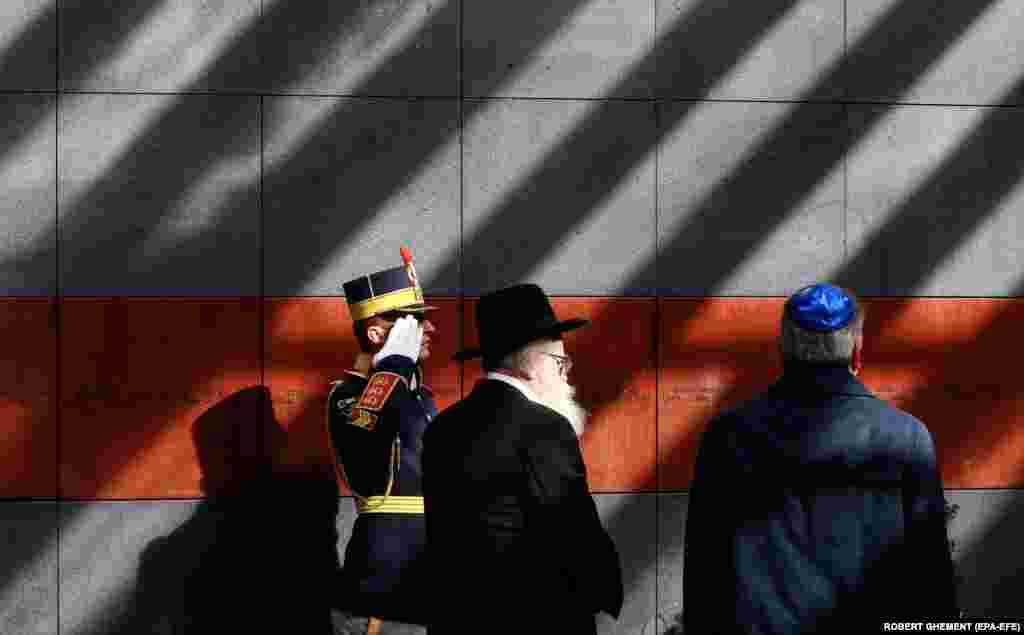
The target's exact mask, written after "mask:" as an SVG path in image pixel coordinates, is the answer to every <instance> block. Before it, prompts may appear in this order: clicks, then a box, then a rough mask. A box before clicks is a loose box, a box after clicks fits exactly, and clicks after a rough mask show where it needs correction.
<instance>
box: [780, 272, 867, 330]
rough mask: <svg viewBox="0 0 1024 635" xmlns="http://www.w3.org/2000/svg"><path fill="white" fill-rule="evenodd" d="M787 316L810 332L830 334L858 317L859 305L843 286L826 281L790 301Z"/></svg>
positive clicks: (809, 288)
mask: <svg viewBox="0 0 1024 635" xmlns="http://www.w3.org/2000/svg"><path fill="white" fill-rule="evenodd" d="M786 315H787V316H788V317H789V319H791V320H793V321H794V322H796V323H797V325H799V326H801V327H803V328H805V329H807V330H809V331H818V332H822V333H827V332H829V331H836V330H839V329H841V328H843V327H844V326H846V325H847V324H849V323H850V322H851V321H852V320H853V318H854V317H855V316H856V315H857V303H856V302H854V301H853V298H851V297H850V295H849V294H848V293H846V292H845V291H843V290H842V289H840V288H839V287H836V286H833V285H831V284H828V283H824V282H823V283H819V284H812V285H810V286H808V287H804V288H803V289H800V290H799V291H797V292H796V293H794V294H793V296H792V297H790V298H789V300H788V301H786Z"/></svg>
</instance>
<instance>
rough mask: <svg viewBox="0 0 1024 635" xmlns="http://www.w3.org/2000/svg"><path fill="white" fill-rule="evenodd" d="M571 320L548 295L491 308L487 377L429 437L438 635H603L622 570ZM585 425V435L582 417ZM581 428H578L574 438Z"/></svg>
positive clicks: (428, 496)
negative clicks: (587, 454) (605, 521)
mask: <svg viewBox="0 0 1024 635" xmlns="http://www.w3.org/2000/svg"><path fill="white" fill-rule="evenodd" d="M586 323H587V320H583V319H579V318H576V319H570V320H565V321H559V320H558V319H557V318H556V317H555V313H554V310H553V309H552V308H551V305H550V303H549V301H548V298H547V297H546V296H545V295H544V292H543V291H542V290H541V288H540V287H538V286H537V285H533V284H523V285H516V286H513V287H509V288H506V289H502V290H500V291H496V292H493V293H491V294H488V295H485V296H483V297H482V298H480V302H479V305H478V310H477V329H478V332H479V335H480V346H479V347H478V348H472V349H467V350H464V351H461V352H460V353H459V354H457V355H456V358H457V359H469V358H472V357H482V362H483V368H484V370H485V371H486V375H485V376H484V378H483V379H482V380H481V381H480V382H479V383H477V384H476V386H474V388H473V390H472V392H471V393H470V394H469V395H468V396H467V397H466V398H465V399H463V400H462V401H460V402H458V403H456V404H455V405H453V406H452V407H450V408H448V409H447V410H445V411H444V412H442V413H441V414H440V415H438V417H437V418H436V419H435V420H434V422H433V423H432V424H431V426H430V427H429V428H428V429H427V431H426V433H425V434H424V448H423V493H424V499H425V501H424V502H425V508H426V521H427V554H428V556H429V558H430V563H431V571H432V572H433V573H432V576H431V577H432V579H433V581H434V582H433V584H432V585H431V588H432V597H433V599H432V612H433V614H432V616H431V620H432V621H431V624H430V628H429V630H428V632H429V633H431V635H440V634H447V633H464V632H480V633H483V632H486V633H517V634H519V633H526V632H538V633H572V634H576V633H581V634H582V633H586V634H590V633H595V632H596V624H595V618H594V615H595V613H597V612H600V611H604V612H607V613H609V614H610V615H612V616H614V617H618V614H619V611H620V610H621V608H622V599H623V589H622V570H621V565H620V562H619V555H618V551H617V550H616V548H615V545H614V543H613V542H612V540H611V537H610V536H609V535H608V533H607V532H606V531H605V529H604V527H603V526H602V524H601V520H600V518H599V517H598V514H597V508H596V506H595V505H594V500H593V498H592V497H591V495H590V491H589V488H588V486H587V473H586V467H585V466H584V463H583V456H582V454H581V453H580V446H579V442H578V439H577V431H578V430H579V429H581V428H580V427H578V426H580V424H581V420H580V409H579V408H578V406H576V404H575V402H574V401H573V400H572V394H573V389H572V386H571V385H570V384H569V383H568V373H569V368H570V364H571V360H570V359H569V357H568V356H567V355H566V354H565V345H564V343H563V342H562V334H563V333H565V332H567V331H569V330H571V329H575V328H578V327H580V326H583V325H584V324H586ZM574 419H576V420H577V421H576V425H573V423H574V422H573V420H574ZM574 428H575V429H574Z"/></svg>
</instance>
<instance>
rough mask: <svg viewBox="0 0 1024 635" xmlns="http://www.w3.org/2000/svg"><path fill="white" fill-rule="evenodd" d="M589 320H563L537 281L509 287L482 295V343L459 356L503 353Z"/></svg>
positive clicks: (479, 314)
mask: <svg viewBox="0 0 1024 635" xmlns="http://www.w3.org/2000/svg"><path fill="white" fill-rule="evenodd" d="M588 322H590V320H586V319H583V318H571V319H568V320H562V321H559V320H558V318H556V317H555V311H554V309H552V308H551V303H550V302H549V301H548V297H547V296H546V295H545V294H544V291H543V290H542V289H541V288H540V287H539V286H537V285H535V284H518V285H515V286H511V287H506V288H504V289H500V290H498V291H494V292H492V293H488V294H486V295H483V296H481V297H480V301H479V303H478V304H477V308H476V330H477V333H478V334H479V336H480V345H479V346H477V347H475V348H467V349H465V350H462V351H459V352H458V353H456V354H455V359H457V360H463V359H471V358H474V357H479V356H481V355H483V356H486V357H492V358H495V357H502V356H504V355H508V354H509V353H511V352H512V351H515V350H517V349H519V348H521V347H523V346H524V345H526V344H527V343H529V342H532V341H533V340H538V339H542V338H545V337H556V336H558V335H560V334H562V333H565V332H566V331H571V330H573V329H576V328H579V327H581V326H583V325H584V324H587V323H588Z"/></svg>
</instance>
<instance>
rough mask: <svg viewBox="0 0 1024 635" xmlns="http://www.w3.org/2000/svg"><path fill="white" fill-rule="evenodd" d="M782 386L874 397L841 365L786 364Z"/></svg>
mask: <svg viewBox="0 0 1024 635" xmlns="http://www.w3.org/2000/svg"><path fill="white" fill-rule="evenodd" d="M781 385H782V386H784V387H786V388H792V389H794V390H799V391H804V392H806V391H808V390H814V391H819V392H826V393H832V394H843V395H854V396H860V397H873V396H874V394H873V393H872V392H871V391H870V390H868V387H867V386H865V385H864V384H862V383H861V382H860V380H858V379H857V378H856V377H854V375H853V373H851V372H850V369H849V368H848V367H847V366H845V365H839V364H805V363H802V362H786V364H785V369H784V371H783V373H782V380H781Z"/></svg>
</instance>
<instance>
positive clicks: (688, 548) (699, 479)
mask: <svg viewBox="0 0 1024 635" xmlns="http://www.w3.org/2000/svg"><path fill="white" fill-rule="evenodd" d="M725 428H726V426H725V424H723V423H722V422H721V421H720V420H713V421H712V422H711V423H710V424H709V425H708V428H707V430H706V432H705V433H704V436H703V437H702V438H701V442H700V446H699V449H698V451H697V464H696V467H695V470H694V477H693V482H692V483H691V485H690V496H689V504H688V507H687V513H686V532H685V537H684V552H683V620H684V625H685V629H684V630H685V632H687V633H715V632H718V630H720V629H722V628H723V627H725V624H726V622H725V620H727V619H729V617H730V616H732V615H733V602H732V598H733V597H734V595H735V593H736V587H735V584H734V583H733V578H732V575H733V565H732V558H731V553H732V552H731V546H730V538H731V536H732V533H733V531H734V527H733V526H732V520H731V516H730V514H729V513H728V511H729V508H728V506H727V505H723V504H722V501H723V498H724V493H723V492H722V491H721V489H722V488H723V487H725V486H726V485H727V483H728V482H729V479H728V478H727V476H726V475H724V474H722V473H721V472H722V467H723V461H724V460H725V457H723V456H722V454H723V448H722V446H723V443H724V438H723V430H724V429H725Z"/></svg>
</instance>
